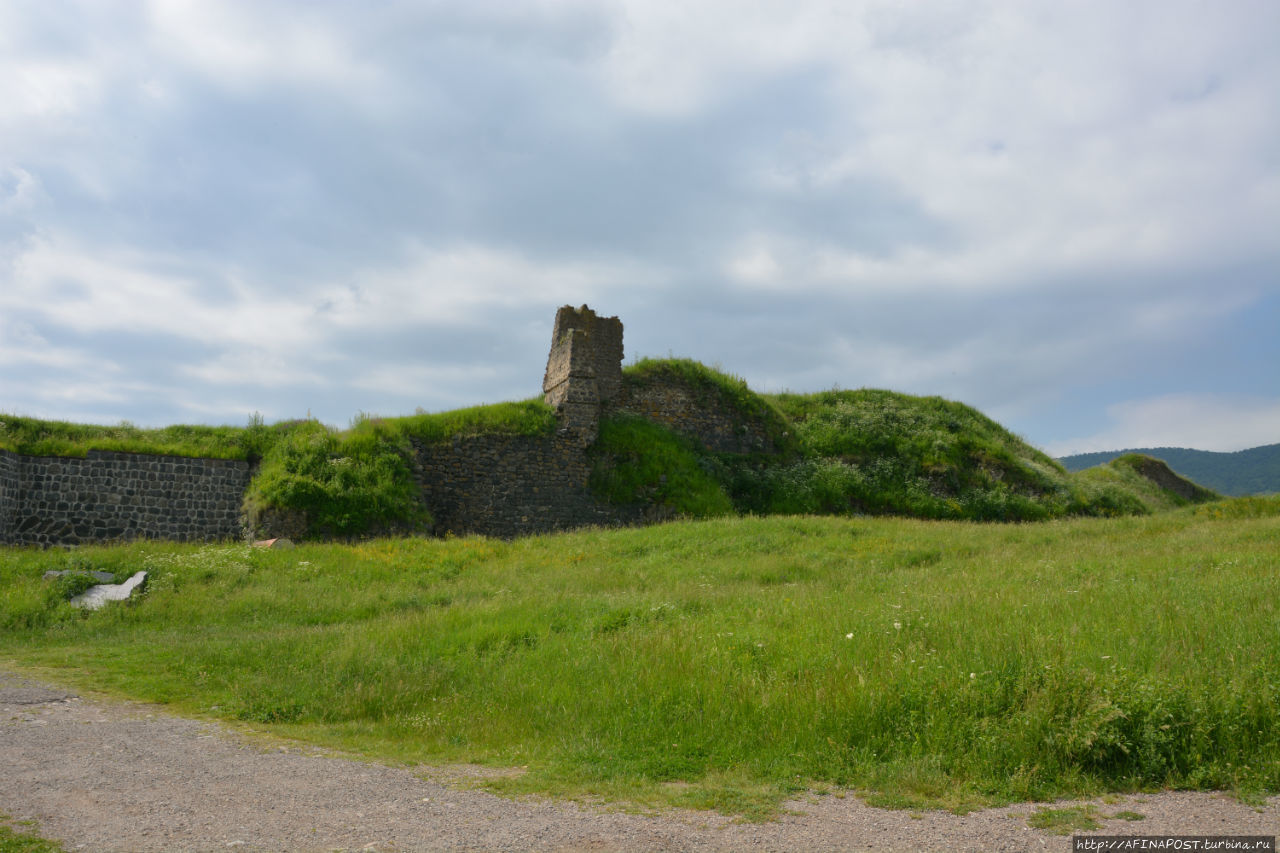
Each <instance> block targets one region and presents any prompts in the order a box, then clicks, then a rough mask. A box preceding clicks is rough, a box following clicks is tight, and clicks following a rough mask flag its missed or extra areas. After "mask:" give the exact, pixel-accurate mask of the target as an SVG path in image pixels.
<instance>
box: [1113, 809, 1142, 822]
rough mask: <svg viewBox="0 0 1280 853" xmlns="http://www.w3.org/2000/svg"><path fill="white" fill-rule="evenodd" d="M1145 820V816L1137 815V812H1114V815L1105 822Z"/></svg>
mask: <svg viewBox="0 0 1280 853" xmlns="http://www.w3.org/2000/svg"><path fill="white" fill-rule="evenodd" d="M1146 819H1147V816H1146V815H1144V814H1138V813H1137V812H1131V811H1122V812H1116V813H1115V814H1113V815H1111V816H1109V817H1108V818H1107V820H1128V821H1134V820H1146Z"/></svg>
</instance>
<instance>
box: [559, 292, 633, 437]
mask: <svg viewBox="0 0 1280 853" xmlns="http://www.w3.org/2000/svg"><path fill="white" fill-rule="evenodd" d="M621 391H622V321H621V320H619V319H618V318H617V317H597V316H596V313H595V312H594V311H592V310H591V309H590V308H588V307H587V306H585V305H583V306H582V307H581V308H573V307H571V306H569V305H566V306H564V307H563V308H561V309H560V310H559V311H557V312H556V325H555V329H554V330H553V331H552V333H551V354H550V355H549V356H548V357H547V372H546V375H545V376H544V377H543V379H542V393H543V395H544V396H543V399H545V400H546V401H547V404H548V405H550V406H553V407H554V408H555V409H556V413H557V415H558V417H559V418H560V428H561V429H562V430H566V431H568V432H569V433H570V434H572V435H574V436H576V437H577V438H578V439H579V440H580V441H581V442H582V443H583V444H590V443H591V442H593V441H595V438H596V432H597V430H598V428H599V425H600V407H601V406H602V405H603V404H605V403H609V402H613V401H615V400H617V398H618V395H619V394H620V393H621Z"/></svg>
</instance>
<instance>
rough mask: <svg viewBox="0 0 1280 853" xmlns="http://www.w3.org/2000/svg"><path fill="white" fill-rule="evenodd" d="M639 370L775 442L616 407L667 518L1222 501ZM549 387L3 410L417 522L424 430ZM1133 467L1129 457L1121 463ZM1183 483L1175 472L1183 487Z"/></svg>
mask: <svg viewBox="0 0 1280 853" xmlns="http://www.w3.org/2000/svg"><path fill="white" fill-rule="evenodd" d="M624 378H625V380H626V381H627V382H631V383H639V384H644V383H652V382H658V381H675V382H679V383H681V384H682V385H683V386H684V387H685V388H687V389H691V390H692V391H693V392H694V393H696V394H702V395H706V398H707V399H714V400H716V401H717V402H718V404H719V405H722V406H727V407H728V409H729V410H731V411H732V412H733V417H734V418H736V419H738V420H739V421H740V425H741V426H742V427H743V428H744V429H747V428H751V429H754V431H755V432H756V433H758V434H760V435H762V436H765V437H766V439H767V442H766V443H767V445H768V446H769V447H771V448H773V452H759V453H749V454H731V453H716V452H712V451H709V450H707V449H706V448H705V447H703V446H701V445H699V444H698V443H697V442H696V441H693V440H692V439H689V438H687V437H685V436H683V435H680V434H677V433H675V432H672V431H671V430H670V429H667V428H665V427H663V426H661V425H658V424H655V423H652V422H650V421H647V420H642V419H640V418H637V417H635V416H628V415H622V414H614V415H612V416H607V417H605V418H604V419H603V421H602V423H601V428H600V435H599V439H598V441H597V442H596V444H595V446H594V447H593V448H592V449H591V454H592V457H593V466H594V470H593V474H592V477H591V487H592V489H593V490H594V491H595V492H596V494H597V495H598V496H599V497H601V498H602V499H604V500H607V501H610V502H613V503H615V504H625V505H632V506H638V507H640V508H641V509H642V510H643V514H644V515H645V516H646V517H648V518H650V519H653V520H658V519H663V518H670V517H677V516H679V517H691V518H710V517H716V516H719V515H725V514H734V513H736V514H744V513H750V514H757V515H774V514H786V515H795V514H826V515H901V516H911V517H916V518H933V519H959V520H971V521H1037V520H1044V519H1050V518H1060V517H1064V516H1113V515H1132V514H1144V513H1150V512H1154V511H1157V510H1163V509H1168V508H1171V507H1175V506H1181V505H1185V504H1187V503H1195V502H1200V501H1204V500H1210V499H1212V498H1213V497H1215V495H1213V494H1212V493H1209V492H1207V491H1206V490H1197V489H1191V488H1179V487H1178V486H1177V480H1178V478H1177V477H1176V476H1175V475H1173V474H1172V473H1165V472H1157V474H1158V475H1159V476H1154V477H1153V476H1152V475H1151V472H1152V471H1155V470H1156V469H1154V468H1151V466H1148V465H1143V464H1135V463H1133V462H1132V461H1130V462H1128V463H1124V462H1121V463H1111V464H1112V467H1110V468H1107V469H1103V470H1100V471H1095V472H1092V473H1085V474H1071V473H1069V472H1068V471H1067V470H1066V469H1065V468H1064V467H1063V466H1062V465H1061V464H1060V463H1058V462H1057V461H1055V460H1053V459H1051V458H1050V457H1048V456H1046V455H1045V454H1044V453H1042V452H1040V451H1039V450H1037V449H1035V448H1034V447H1031V446H1030V445H1028V444H1027V443H1026V442H1024V441H1023V440H1022V439H1020V438H1018V437H1017V436H1015V435H1013V434H1011V433H1009V432H1008V431H1007V430H1005V429H1004V428H1003V427H1001V426H1000V425H999V424H997V423H995V422H994V421H992V420H991V419H990V418H987V417H986V416H985V415H983V414H981V413H980V412H978V411H976V410H975V409H972V408H970V407H969V406H966V405H964V404H962V403H956V402H953V401H949V400H944V399H942V398H940V397H915V396H911V395H907V394H899V393H895V392H892V391H881V390H869V389H862V390H857V391H824V392H819V393H815V394H777V395H768V396H766V395H760V394H757V393H755V392H754V391H752V390H751V389H750V388H749V387H747V385H746V383H745V382H743V381H742V380H741V379H738V378H736V377H733V376H729V375H726V374H724V373H721V372H719V371H716V370H712V369H711V368H708V367H705V366H704V365H701V364H698V363H697V362H692V361H688V360H679V359H664V360H655V359H646V360H644V361H642V362H640V363H638V364H636V365H632V366H631V367H629V368H627V370H626V372H625V375H624ZM555 426H556V421H555V414H554V412H553V411H552V410H551V409H550V408H549V407H548V406H546V405H545V404H544V403H543V402H542V401H541V400H538V399H535V400H528V401H524V402H519V403H501V404H497V405H492V406H479V407H475V408H471V409H463V410H458V411H455V412H445V413H440V414H418V415H412V416H408V417H399V418H376V417H368V416H361V417H360V418H358V419H357V420H356V421H355V422H354V423H353V425H352V427H351V428H350V429H347V430H335V429H331V428H329V427H326V426H324V425H322V424H320V423H318V422H315V421H288V422H284V423H279V424H275V425H271V426H267V425H265V424H263V423H262V422H261V420H260V419H257V418H255V419H252V420H251V421H250V423H249V424H248V425H247V426H246V427H244V428H235V427H188V426H178V427H168V428H165V429H158V430H142V429H138V428H136V427H132V426H130V425H128V424H123V425H120V426H118V427H94V426H82V425H74V424H64V423H58V422H47V421H37V420H34V419H31V418H19V417H10V416H5V417H3V418H0V448H4V449H9V450H13V451H16V452H20V453H28V454H61V455H82V454H83V453H85V452H87V450H89V449H94V448H97V449H107V450H130V451H136V452H150V453H173V454H179V455H191V456H222V457H230V458H241V459H248V460H250V461H251V462H256V463H259V466H258V470H257V474H256V476H255V477H254V480H253V482H252V483H251V485H250V488H249V491H248V493H247V494H246V497H245V511H246V516H247V518H248V519H249V521H250V523H251V525H253V524H256V523H257V522H259V521H262V520H264V519H270V518H272V517H273V516H275V517H280V516H283V515H286V514H294V515H295V516H298V517H301V518H304V519H305V529H306V530H307V532H308V535H310V536H313V537H319V538H325V537H340V538H345V537H358V536H364V535H371V534H377V533H383V534H385V533H392V532H399V533H412V532H418V531H422V530H425V529H428V527H429V525H430V522H431V519H430V515H429V513H428V512H427V511H426V508H425V507H424V506H423V505H422V502H421V500H420V498H419V496H418V491H417V488H416V485H415V482H414V480H413V475H412V465H413V462H412V452H413V451H412V442H413V441H418V442H433V441H443V440H446V439H448V438H450V437H452V436H455V435H466V434H475V433H493V432H499V433H512V434H523V435H550V434H551V433H552V432H553V431H554V429H555ZM1116 465H1118V467H1115V466H1116ZM1171 486H1172V488H1171Z"/></svg>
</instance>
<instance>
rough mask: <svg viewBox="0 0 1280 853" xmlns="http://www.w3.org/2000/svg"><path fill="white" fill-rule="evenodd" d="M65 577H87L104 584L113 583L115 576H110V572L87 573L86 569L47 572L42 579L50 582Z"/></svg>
mask: <svg viewBox="0 0 1280 853" xmlns="http://www.w3.org/2000/svg"><path fill="white" fill-rule="evenodd" d="M67 575H88V576H89V577H91V578H93V579H94V580H96V581H102V582H104V583H106V582H107V581H113V580H115V579H116V576H115V575H113V574H111V572H98V571H89V570H87V569H64V570H54V571H48V572H45V573H44V575H43V578H44V579H45V580H47V581H51V580H55V579H57V578H63V577H66V576H67Z"/></svg>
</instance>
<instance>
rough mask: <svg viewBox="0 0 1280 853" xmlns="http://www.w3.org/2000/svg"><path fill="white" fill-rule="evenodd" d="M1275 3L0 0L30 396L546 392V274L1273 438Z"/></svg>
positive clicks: (1042, 403)
mask: <svg viewBox="0 0 1280 853" xmlns="http://www.w3.org/2000/svg"><path fill="white" fill-rule="evenodd" d="M1277 105H1280V3H1276V2H1274V0H1252V2H1251V0H1214V2H1199V0H1196V2H1187V1H1185V0H1152V2H1140V1H1139V0H1133V2H1130V1H1129V0H1123V2H1117V0H1100V2H1083V1H1082V2H1074V0H1073V2H1070V3H1063V2H1061V0H1044V2H1039V0H1007V2H1000V1H999V0H995V2H981V0H974V2H929V3H911V4H904V3H900V2H897V0H893V2H879V0H827V2H821V0H813V2H810V0H766V1H765V2H748V0H698V2H694V3H690V2H688V0H563V2H560V0H555V2H552V0H541V1H540V0H529V2H524V0H500V1H499V2H477V0H446V2H426V0H412V2H390V0H388V2H369V3H341V2H300V0H299V2H272V1H271V0H252V2H231V0H218V2H187V0H172V2H170V0H155V2H141V1H140V0H139V2H126V0H118V1H117V0H112V1H111V2H101V0H86V2H82V3H76V2H61V0H0V412H4V413H10V414H21V415H30V416H36V417H42V418H55V419H62V420H72V421H84V422H92V423H115V422H118V421H120V420H129V421H132V422H134V423H137V424H139V425H148V426H159V425H165V424H170V423H215V424H216V423H232V424H243V423H245V422H246V421H247V419H248V417H249V415H250V414H251V413H253V412H260V413H261V414H262V415H263V416H264V417H265V418H266V419H267V420H268V421H275V420H281V419H285V418H293V417H301V416H305V415H306V414H307V413H308V412H309V413H311V414H312V415H314V416H316V417H318V418H320V419H321V420H323V421H325V422H327V423H331V424H334V425H338V426H345V425H347V424H348V423H349V422H350V420H351V418H352V417H353V416H355V415H356V414H358V413H360V412H369V413H375V414H382V415H396V414H408V413H411V412H413V411H414V410H415V409H418V408H422V409H425V410H427V411H438V410H443V409H450V408H456V407H459V406H466V405H474V404H478V403H483V402H496V401H500V400H511V399H524V398H527V397H531V396H533V395H535V394H537V393H538V392H539V390H540V385H541V379H542V371H543V368H544V366H545V360H546V353H547V349H548V347H549V344H550V338H551V323H552V319H553V317H554V314H555V309H556V307H557V306H559V305H563V304H574V305H578V304H582V303H588V304H590V305H591V306H592V307H593V308H594V309H596V310H597V311H598V312H600V313H602V314H607V315H618V316H620V317H621V318H622V321H623V323H624V325H625V328H626V338H625V346H626V351H627V357H628V359H631V358H634V357H639V356H666V355H676V356H688V357H692V358H696V359H699V360H701V361H703V362H706V363H708V364H713V365H717V366H720V367H721V368H722V369H724V370H726V371H728V372H731V373H734V374H737V375H739V376H742V377H743V378H745V379H746V380H747V381H748V382H749V383H750V384H751V385H752V387H754V388H756V389H758V390H764V391H776V390H784V389H789V390H794V391H816V390H822V389H827V388H831V387H833V386H839V387H842V388H858V387H863V386H866V387H884V388H891V389H895V390H899V391H905V392H910V393H914V394H938V395H942V396H944V397H948V398H951V399H956V400H961V401H963V402H966V403H969V404H971V405H974V406H977V407H978V408H980V409H982V410H983V411H984V412H986V413H987V414H989V415H991V416H992V417H994V418H996V419H997V420H999V421H1001V422H1002V423H1004V424H1005V425H1007V426H1008V427H1010V428H1011V429H1013V430H1014V431H1016V432H1018V433H1019V434H1021V435H1023V436H1024V437H1025V438H1027V439H1028V440H1030V441H1031V442H1032V443H1034V444H1036V445H1038V446H1040V447H1042V448H1045V449H1046V450H1049V451H1050V452H1053V453H1069V452H1077V451H1085V450H1106V449H1116V448H1121V447H1134V446H1151V445H1176V446H1189V447H1197V448H1201V449H1206V450H1237V449H1241V448H1245V447H1252V446H1256V445H1260V444H1269V443H1274V442H1280V369H1278V368H1277V365H1280V108H1278V106H1277Z"/></svg>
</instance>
